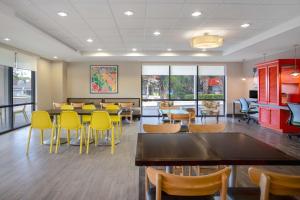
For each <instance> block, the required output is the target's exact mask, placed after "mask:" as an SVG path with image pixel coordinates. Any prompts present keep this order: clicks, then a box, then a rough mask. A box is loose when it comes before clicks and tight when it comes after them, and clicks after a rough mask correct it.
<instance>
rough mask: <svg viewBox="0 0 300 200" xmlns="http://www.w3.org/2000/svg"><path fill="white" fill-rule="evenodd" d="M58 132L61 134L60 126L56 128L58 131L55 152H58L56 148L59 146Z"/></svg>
mask: <svg viewBox="0 0 300 200" xmlns="http://www.w3.org/2000/svg"><path fill="white" fill-rule="evenodd" d="M60 134H61V128H59V129H58V133H57V138H56V148H55V153H58V148H59V146H60Z"/></svg>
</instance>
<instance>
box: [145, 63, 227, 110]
mask: <svg viewBox="0 0 300 200" xmlns="http://www.w3.org/2000/svg"><path fill="white" fill-rule="evenodd" d="M197 75H198V76H197ZM165 100H168V101H172V102H173V105H176V106H180V107H183V108H194V109H195V110H196V111H197V113H198V115H217V114H218V115H224V114H225V112H224V110H225V109H224V108H225V70H224V66H196V65H143V67H142V114H143V116H158V115H159V112H158V109H159V103H160V102H161V101H165Z"/></svg>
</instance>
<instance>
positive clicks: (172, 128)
mask: <svg viewBox="0 0 300 200" xmlns="http://www.w3.org/2000/svg"><path fill="white" fill-rule="evenodd" d="M143 128H144V131H145V132H146V133H178V132H180V128H181V126H180V124H155V125H154V124H144V125H143Z"/></svg>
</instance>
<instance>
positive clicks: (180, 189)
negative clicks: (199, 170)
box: [145, 167, 231, 200]
mask: <svg viewBox="0 0 300 200" xmlns="http://www.w3.org/2000/svg"><path fill="white" fill-rule="evenodd" d="M230 172H231V171H230V168H228V167H226V168H224V169H222V170H220V171H217V172H215V173H211V174H208V175H205V176H194V177H191V176H177V175H173V174H168V173H165V172H163V171H161V170H157V169H154V168H152V167H148V168H146V173H145V174H146V177H145V192H146V196H147V197H148V198H147V199H154V198H151V197H153V196H154V195H155V197H156V198H155V199H156V200H161V199H165V198H168V199H173V198H176V199H177V200H179V199H187V198H191V197H192V196H194V197H199V198H201V197H204V196H212V195H215V194H216V193H218V192H220V200H226V196H227V184H228V183H227V182H228V177H229V175H230ZM149 183H151V184H152V185H154V186H155V188H154V189H151V188H150V184H149ZM172 197H173V198H172Z"/></svg>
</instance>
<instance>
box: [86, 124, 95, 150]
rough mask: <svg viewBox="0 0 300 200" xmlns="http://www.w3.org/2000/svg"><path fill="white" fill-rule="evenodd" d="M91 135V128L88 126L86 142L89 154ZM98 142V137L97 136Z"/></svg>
mask: <svg viewBox="0 0 300 200" xmlns="http://www.w3.org/2000/svg"><path fill="white" fill-rule="evenodd" d="M90 136H91V128H90V127H89V128H88V136H87V143H86V154H89V148H90ZM95 143H96V138H95Z"/></svg>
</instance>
